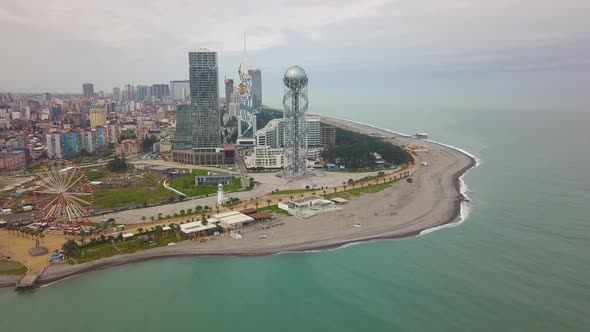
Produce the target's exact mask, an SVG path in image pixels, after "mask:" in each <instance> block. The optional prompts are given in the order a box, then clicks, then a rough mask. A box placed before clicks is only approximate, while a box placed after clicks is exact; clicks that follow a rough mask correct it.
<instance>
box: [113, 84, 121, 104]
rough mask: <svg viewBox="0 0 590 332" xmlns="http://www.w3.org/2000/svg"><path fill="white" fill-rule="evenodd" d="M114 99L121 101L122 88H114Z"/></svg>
mask: <svg viewBox="0 0 590 332" xmlns="http://www.w3.org/2000/svg"><path fill="white" fill-rule="evenodd" d="M113 99H114V100H115V101H119V100H121V88H117V87H114V88H113Z"/></svg>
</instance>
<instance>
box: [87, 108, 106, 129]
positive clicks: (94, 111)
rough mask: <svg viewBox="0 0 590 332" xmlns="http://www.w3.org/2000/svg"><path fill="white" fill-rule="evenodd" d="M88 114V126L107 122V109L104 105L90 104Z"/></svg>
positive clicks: (92, 126) (101, 124)
mask: <svg viewBox="0 0 590 332" xmlns="http://www.w3.org/2000/svg"><path fill="white" fill-rule="evenodd" d="M88 113H89V114H90V127H91V128H94V127H97V126H103V125H105V124H106V123H107V110H106V108H105V105H92V106H90V110H89V111H88Z"/></svg>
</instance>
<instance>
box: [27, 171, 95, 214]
mask: <svg viewBox="0 0 590 332" xmlns="http://www.w3.org/2000/svg"><path fill="white" fill-rule="evenodd" d="M35 185H36V188H35V190H33V195H34V197H35V207H36V208H37V210H38V211H40V212H41V213H42V215H43V217H44V218H45V220H46V221H49V222H60V221H62V222H66V223H73V222H80V221H82V220H83V219H84V218H86V217H87V216H88V215H89V212H88V211H89V210H91V209H92V206H93V205H94V191H93V189H92V185H91V184H90V181H89V180H88V177H87V176H86V173H84V171H83V170H82V169H81V168H80V167H79V166H78V165H76V164H74V163H72V162H69V161H66V160H56V161H49V162H46V163H45V164H43V165H42V166H41V168H40V169H39V171H38V172H37V174H36V181H35Z"/></svg>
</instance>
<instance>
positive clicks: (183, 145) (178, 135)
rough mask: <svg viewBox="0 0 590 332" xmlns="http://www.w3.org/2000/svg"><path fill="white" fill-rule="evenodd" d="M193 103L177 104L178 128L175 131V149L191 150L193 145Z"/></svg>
mask: <svg viewBox="0 0 590 332" xmlns="http://www.w3.org/2000/svg"><path fill="white" fill-rule="evenodd" d="M191 116H192V108H191V105H178V106H176V130H175V131H174V146H173V149H174V150H187V149H188V150H190V149H191V148H192V145H193V142H192V141H193V132H192V131H193V127H192V124H191V123H192V121H191Z"/></svg>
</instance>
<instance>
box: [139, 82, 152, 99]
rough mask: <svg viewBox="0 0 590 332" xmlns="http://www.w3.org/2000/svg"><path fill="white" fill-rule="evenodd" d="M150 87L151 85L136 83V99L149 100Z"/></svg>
mask: <svg viewBox="0 0 590 332" xmlns="http://www.w3.org/2000/svg"><path fill="white" fill-rule="evenodd" d="M151 89H152V87H150V86H148V85H138V86H137V99H138V100H139V101H146V100H149V98H150V96H151Z"/></svg>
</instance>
